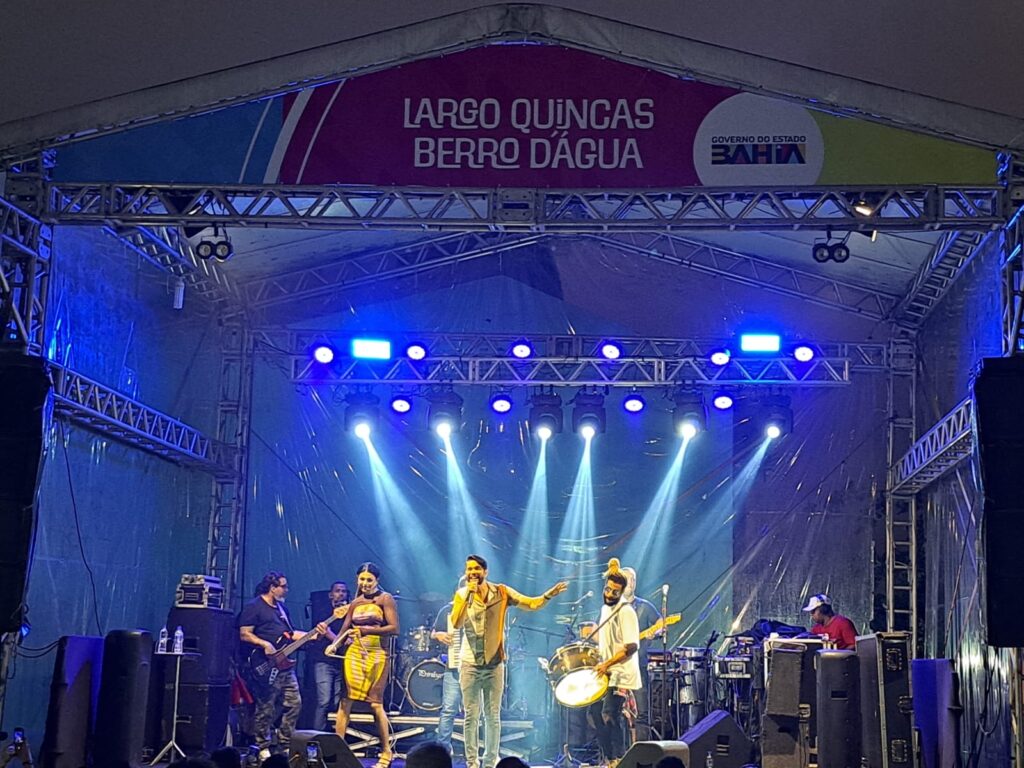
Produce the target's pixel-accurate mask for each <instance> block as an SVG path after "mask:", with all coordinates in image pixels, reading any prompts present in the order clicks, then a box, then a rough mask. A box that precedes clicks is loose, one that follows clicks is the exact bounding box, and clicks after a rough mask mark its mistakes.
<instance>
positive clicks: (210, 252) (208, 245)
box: [195, 227, 235, 261]
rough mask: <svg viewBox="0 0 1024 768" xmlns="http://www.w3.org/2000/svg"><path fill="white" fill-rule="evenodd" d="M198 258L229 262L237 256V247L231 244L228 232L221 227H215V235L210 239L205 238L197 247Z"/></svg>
mask: <svg viewBox="0 0 1024 768" xmlns="http://www.w3.org/2000/svg"><path fill="white" fill-rule="evenodd" d="M195 252H196V256H198V257H199V258H200V259H203V260H206V259H217V260H218V261H227V260H228V259H230V258H231V257H232V256H234V255H235V247H234V246H233V245H232V244H231V241H230V240H229V239H228V235H227V232H225V231H224V230H223V229H221V228H219V227H215V228H214V230H213V235H212V236H210V237H204V238H203V239H202V240H200V241H199V243H198V244H197V245H196V247H195Z"/></svg>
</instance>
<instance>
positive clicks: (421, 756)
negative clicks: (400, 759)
mask: <svg viewBox="0 0 1024 768" xmlns="http://www.w3.org/2000/svg"><path fill="white" fill-rule="evenodd" d="M405 768H452V756H451V755H449V754H448V750H447V749H445V746H444V744H440V743H439V742H436V741H424V742H423V743H421V744H417V745H416V746H415V747H413V748H412V749H410V750H409V754H408V755H407V756H406V758H405Z"/></svg>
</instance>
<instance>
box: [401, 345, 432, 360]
mask: <svg viewBox="0 0 1024 768" xmlns="http://www.w3.org/2000/svg"><path fill="white" fill-rule="evenodd" d="M405 356H406V357H408V358H409V359H410V360H422V359H423V358H425V357H426V356H427V348H426V347H425V346H423V345H422V344H410V345H409V346H407V347H406V348H405Z"/></svg>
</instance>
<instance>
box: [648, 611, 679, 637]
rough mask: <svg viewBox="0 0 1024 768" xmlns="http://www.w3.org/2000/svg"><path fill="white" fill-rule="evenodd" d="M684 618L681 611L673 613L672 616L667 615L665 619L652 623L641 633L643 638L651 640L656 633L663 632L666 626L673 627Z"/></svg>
mask: <svg viewBox="0 0 1024 768" xmlns="http://www.w3.org/2000/svg"><path fill="white" fill-rule="evenodd" d="M682 618H683V614H681V613H673V614H672V615H670V616H666V617H665V618H664V619H658V620H657V621H656V622H654V623H653V624H651V626H649V627H648V628H647V629H645V630H644V631H643V632H641V633H640V639H641V640H650V639H651V638H652V637H654V636H655V635H656V634H658V633H659V632H661V630H663V629H664V628H665V627H671V626H672V625H673V624H676V623H678V622H679V621H680V620H681V619H682Z"/></svg>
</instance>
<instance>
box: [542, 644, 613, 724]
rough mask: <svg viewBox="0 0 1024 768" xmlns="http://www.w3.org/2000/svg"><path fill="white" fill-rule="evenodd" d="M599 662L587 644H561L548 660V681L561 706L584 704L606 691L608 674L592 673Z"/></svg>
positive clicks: (595, 649) (596, 654)
mask: <svg viewBox="0 0 1024 768" xmlns="http://www.w3.org/2000/svg"><path fill="white" fill-rule="evenodd" d="M600 661H601V658H600V656H599V655H598V652H597V648H596V647H595V646H593V645H591V644H590V643H570V644H569V645H563V646H562V647H561V648H559V649H558V650H557V651H555V654H554V655H553V656H552V657H551V660H550V661H549V662H548V682H550V683H551V687H552V688H554V691H555V699H556V700H557V701H558V703H559V704H561V705H562V706H564V707H573V708H576V707H588V706H590V705H591V704H593V703H594V702H595V701H598V700H600V698H601V697H602V696H604V694H605V692H606V691H607V690H608V675H598V674H597V673H596V672H594V667H596V666H597V665H598V664H599V663H600Z"/></svg>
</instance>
